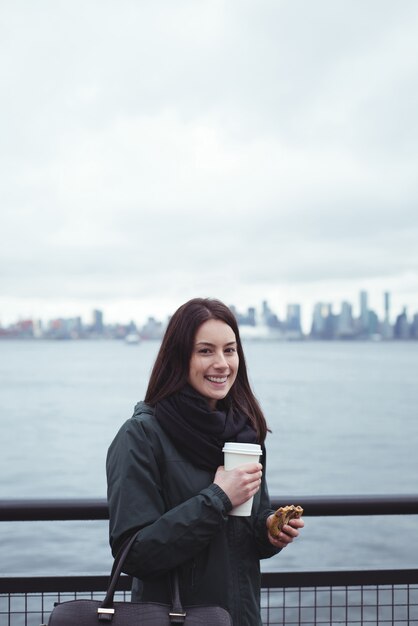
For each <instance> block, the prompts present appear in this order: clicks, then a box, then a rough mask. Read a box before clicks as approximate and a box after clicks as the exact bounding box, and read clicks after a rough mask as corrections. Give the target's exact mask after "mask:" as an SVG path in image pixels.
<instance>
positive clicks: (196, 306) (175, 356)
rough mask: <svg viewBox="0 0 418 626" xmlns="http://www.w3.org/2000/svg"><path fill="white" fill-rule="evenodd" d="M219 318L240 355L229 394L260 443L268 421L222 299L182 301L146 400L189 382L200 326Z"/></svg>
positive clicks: (155, 399)
mask: <svg viewBox="0 0 418 626" xmlns="http://www.w3.org/2000/svg"><path fill="white" fill-rule="evenodd" d="M210 319H216V320H221V321H222V322H225V323H226V324H228V326H230V327H231V328H232V330H233V331H234V334H235V338H236V342H237V353H238V357H239V366H238V373H237V377H236V379H235V382H234V384H233V386H232V388H231V389H230V391H229V394H228V397H229V398H230V399H231V401H232V403H233V405H234V406H235V407H236V408H237V409H239V410H241V411H242V412H243V413H245V415H247V416H248V417H249V419H250V420H251V422H252V424H253V426H254V428H255V430H256V432H257V435H258V439H259V442H260V443H263V442H264V440H265V438H266V434H267V430H268V428H267V424H266V420H265V417H264V415H263V412H262V410H261V408H260V405H259V403H258V401H257V399H256V397H255V396H254V394H253V392H252V390H251V386H250V382H249V380H248V374H247V367H246V364H245V357H244V351H243V349H242V344H241V339H240V335H239V328H238V324H237V320H236V319H235V316H234V314H233V313H232V311H231V310H230V309H229V308H228V307H227V306H226V305H225V304H223V303H222V302H220V300H215V299H213V298H194V299H193V300H189V301H188V302H186V303H185V304H183V305H182V306H181V307H180V308H179V309H177V311H176V312H175V313H174V315H173V316H172V318H171V319H170V321H169V323H168V326H167V330H166V332H165V334H164V337H163V340H162V343H161V346H160V350H159V352H158V355H157V358H156V360H155V363H154V367H153V369H152V372H151V376H150V380H149V383H148V389H147V392H146V395H145V402H146V403H147V404H149V405H151V406H155V405H156V404H157V402H159V401H160V400H163V399H164V398H167V397H168V396H170V395H172V394H173V393H176V392H177V391H179V390H180V389H182V387H184V385H185V384H186V383H187V381H188V376H189V364H190V359H191V356H192V351H193V346H194V340H195V337H196V333H197V330H198V328H199V327H200V326H201V325H202V324H203V323H204V322H206V321H207V320H210Z"/></svg>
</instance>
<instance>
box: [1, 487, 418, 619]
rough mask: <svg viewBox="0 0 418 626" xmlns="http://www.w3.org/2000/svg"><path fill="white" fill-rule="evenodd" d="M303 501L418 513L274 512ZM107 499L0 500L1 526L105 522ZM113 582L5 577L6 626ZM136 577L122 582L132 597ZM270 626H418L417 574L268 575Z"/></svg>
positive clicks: (350, 500) (399, 501) (412, 504)
mask: <svg viewBox="0 0 418 626" xmlns="http://www.w3.org/2000/svg"><path fill="white" fill-rule="evenodd" d="M284 501H286V502H292V501H294V502H298V504H300V505H301V506H303V508H304V509H305V511H306V516H320V517H329V516H351V515H354V516H358V515H417V514H418V495H415V494H413V495H402V496H399V495H394V496H392V495H388V496H354V495H353V496H341V497H339V496H322V497H313V496H286V497H285V498H282V497H277V496H276V497H273V498H272V504H273V507H278V506H280V504H281V503H283V502H284ZM105 519H108V508H107V502H106V501H105V500H104V499H72V500H61V499H50V500H27V499H25V500H0V521H5V522H11V521H52V520H105ZM107 584H108V576H66V577H56V576H54V577H46V576H43V577H3V578H1V577H0V626H39V623H40V622H41V621H45V620H46V619H47V616H48V614H49V612H50V611H51V609H52V606H53V603H54V602H56V601H58V602H62V601H66V600H69V599H73V598H76V597H77V598H79V597H99V598H102V597H103V592H104V591H105V589H106V587H107ZM130 584H131V579H130V577H128V576H122V577H121V578H120V581H119V587H118V589H119V592H118V593H119V594H121V597H122V598H123V599H127V598H128V595H127V592H128V591H129V589H130ZM262 616H263V620H264V624H265V625H266V626H276V625H277V626H284V625H285V624H286V626H288V625H291V624H292V625H298V626H302V625H304V626H313V625H318V626H319V625H321V626H334V624H335V625H336V624H346V625H357V624H360V625H363V624H364V625H367V626H380V625H383V624H392V626H401V625H408V626H418V569H390V570H389V569H386V570H364V569H363V570H345V571H342V570H330V571H309V572H266V573H263V575H262Z"/></svg>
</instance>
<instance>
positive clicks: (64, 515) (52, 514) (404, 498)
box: [0, 494, 418, 522]
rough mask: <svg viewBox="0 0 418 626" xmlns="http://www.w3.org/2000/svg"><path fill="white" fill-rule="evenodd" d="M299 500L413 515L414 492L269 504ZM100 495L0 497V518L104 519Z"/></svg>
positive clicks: (330, 512)
mask: <svg viewBox="0 0 418 626" xmlns="http://www.w3.org/2000/svg"><path fill="white" fill-rule="evenodd" d="M285 504H299V505H300V506H302V507H303V508H304V511H305V512H304V515H305V516H316V517H322V516H324V517H330V516H339V515H340V516H346V515H348V516H350V515H417V514H418V494H410V495H384V496H383V495H346V496H332V495H331V496H273V497H272V506H273V508H277V507H279V506H283V505H285ZM106 519H109V511H108V506H107V501H106V500H105V499H104V498H103V499H100V498H96V499H89V498H73V499H7V500H0V522H24V521H33V522H35V521H49V520H106Z"/></svg>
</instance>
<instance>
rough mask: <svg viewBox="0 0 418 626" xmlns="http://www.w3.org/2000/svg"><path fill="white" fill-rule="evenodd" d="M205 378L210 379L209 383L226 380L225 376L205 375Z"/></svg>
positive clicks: (224, 381)
mask: <svg viewBox="0 0 418 626" xmlns="http://www.w3.org/2000/svg"><path fill="white" fill-rule="evenodd" d="M206 378H207V379H208V380H210V382H211V383H226V381H227V376H222V377H219V376H206Z"/></svg>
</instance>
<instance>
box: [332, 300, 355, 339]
mask: <svg viewBox="0 0 418 626" xmlns="http://www.w3.org/2000/svg"><path fill="white" fill-rule="evenodd" d="M336 334H337V337H338V338H339V339H352V338H353V336H354V321H353V307H352V306H351V304H350V303H349V302H343V303H342V304H341V313H340V314H339V315H338V317H337V329H336Z"/></svg>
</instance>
